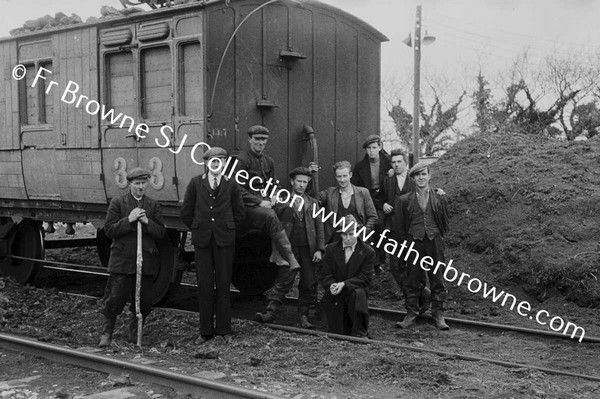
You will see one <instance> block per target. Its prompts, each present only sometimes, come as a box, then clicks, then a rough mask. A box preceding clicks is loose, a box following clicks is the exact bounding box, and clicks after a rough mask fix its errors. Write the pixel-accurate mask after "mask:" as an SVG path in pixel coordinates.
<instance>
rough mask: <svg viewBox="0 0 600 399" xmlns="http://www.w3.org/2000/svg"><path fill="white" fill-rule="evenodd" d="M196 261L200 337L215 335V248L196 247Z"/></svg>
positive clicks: (209, 246) (210, 246)
mask: <svg viewBox="0 0 600 399" xmlns="http://www.w3.org/2000/svg"><path fill="white" fill-rule="evenodd" d="M194 250H195V251H194V252H195V256H194V257H195V261H196V282H197V284H198V305H199V306H198V309H199V319H200V335H204V336H211V335H214V332H215V329H214V286H215V273H214V258H213V247H212V245H211V243H209V245H208V246H206V247H199V246H195V247H194Z"/></svg>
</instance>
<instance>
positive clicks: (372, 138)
mask: <svg viewBox="0 0 600 399" xmlns="http://www.w3.org/2000/svg"><path fill="white" fill-rule="evenodd" d="M371 143H379V144H381V137H379V136H378V135H376V134H371V135H369V137H367V139H366V140H365V142H364V143H363V148H367V146H368V145H369V144H371Z"/></svg>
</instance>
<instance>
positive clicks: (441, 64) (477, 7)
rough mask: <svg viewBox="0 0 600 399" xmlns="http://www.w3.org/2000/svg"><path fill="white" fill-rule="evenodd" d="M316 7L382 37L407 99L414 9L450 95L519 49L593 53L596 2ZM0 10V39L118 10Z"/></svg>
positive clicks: (109, 0) (67, 1)
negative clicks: (47, 18)
mask: <svg viewBox="0 0 600 399" xmlns="http://www.w3.org/2000/svg"><path fill="white" fill-rule="evenodd" d="M232 1H235V0H232ZM322 1H323V2H325V3H329V4H332V5H334V6H336V7H339V8H341V9H343V10H345V11H347V12H349V13H351V14H354V15H356V16H358V17H360V18H361V19H363V20H365V21H367V22H368V23H370V24H371V25H373V26H374V27H375V28H377V29H378V30H379V31H381V32H382V33H383V34H385V35H386V36H387V37H388V38H389V39H390V41H389V42H387V43H384V44H383V46H382V79H383V83H384V86H385V85H386V84H387V83H389V82H392V83H391V85H392V86H393V85H398V86H402V85H404V89H403V90H404V92H405V93H404V96H406V97H407V100H408V101H411V99H410V84H409V83H410V82H412V80H411V79H412V71H413V52H412V49H411V48H409V47H407V46H406V45H404V44H403V43H402V39H404V38H405V37H406V36H407V35H408V33H409V32H410V31H412V30H413V29H414V22H415V10H416V6H417V4H421V5H422V16H423V29H424V30H427V31H428V33H429V34H431V35H434V36H436V38H437V40H436V42H435V43H434V44H432V45H431V46H427V47H424V48H423V54H422V64H421V66H422V67H421V70H422V78H423V79H425V78H427V77H439V76H443V77H444V78H445V79H448V80H449V81H450V82H455V84H456V87H455V88H454V89H456V90H462V89H461V88H462V87H464V85H465V83H464V82H467V81H468V82H469V83H470V82H474V77H475V76H476V75H477V73H478V71H479V70H480V69H482V70H483V71H484V74H485V75H487V76H491V75H492V74H493V73H495V71H498V70H502V69H503V68H504V69H506V67H507V65H510V62H511V61H512V60H513V59H515V57H516V56H517V55H518V54H520V53H522V52H523V50H524V49H525V48H528V49H529V55H530V58H531V59H532V60H543V59H544V57H546V56H547V55H548V54H550V53H553V52H557V53H558V54H561V55H566V56H570V55H571V54H573V55H574V56H587V55H590V56H592V55H596V56H598V54H600V46H599V43H600V35H598V19H599V18H600V1H596V0H568V1H567V0H423V1H416V0H322ZM0 4H1V5H2V12H1V13H0V36H7V35H8V32H9V30H10V29H12V28H16V27H19V26H21V25H22V23H23V22H24V21H25V20H27V19H34V18H37V17H40V16H43V15H45V14H51V15H54V14H55V13H56V12H58V11H62V12H64V13H66V14H68V15H70V14H71V13H75V14H78V15H79V16H80V17H82V19H83V20H85V19H86V18H88V17H89V16H99V15H100V7H101V6H102V5H110V6H113V7H116V8H121V4H120V2H119V1H118V0H54V1H50V0H0ZM407 82H408V83H407ZM407 84H408V86H409V87H408V88H407V87H406V85H407ZM459 86H460V87H459ZM384 92H385V88H384ZM406 105H407V106H408V107H409V108H410V107H412V105H410V104H409V103H407V104H406Z"/></svg>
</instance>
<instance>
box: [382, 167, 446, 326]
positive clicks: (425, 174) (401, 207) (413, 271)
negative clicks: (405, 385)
mask: <svg viewBox="0 0 600 399" xmlns="http://www.w3.org/2000/svg"><path fill="white" fill-rule="evenodd" d="M408 175H409V177H410V178H411V179H413V181H414V184H415V190H414V191H412V192H410V193H408V194H404V195H402V196H401V197H399V198H398V199H397V200H396V204H395V206H394V208H395V214H394V218H393V223H392V226H393V230H392V233H393V235H394V236H396V238H397V239H398V242H403V241H404V240H406V241H407V245H411V244H412V243H414V247H413V248H414V249H415V250H416V251H417V252H416V254H411V257H409V258H408V259H407V262H408V279H407V283H406V291H405V295H406V297H405V305H406V313H407V314H406V317H405V318H404V320H403V321H402V322H399V323H397V326H398V327H400V328H408V327H411V326H413V325H415V320H416V318H417V317H418V315H419V296H420V288H421V284H422V282H423V278H424V273H425V269H428V270H427V273H428V275H429V284H430V288H431V313H432V316H433V321H434V323H435V326H436V327H437V328H438V329H440V330H448V329H449V327H448V325H447V324H446V322H445V320H444V316H443V308H444V301H445V300H446V297H447V295H448V292H447V291H446V286H445V284H444V278H443V274H444V269H445V267H439V268H436V270H437V273H434V272H433V270H434V268H433V267H429V268H428V267H427V265H428V264H430V261H428V262H426V263H425V268H423V267H422V266H423V263H422V262H421V260H423V259H424V258H425V257H431V258H432V262H433V265H434V266H437V265H438V262H441V263H442V264H443V265H444V266H445V257H444V241H443V239H442V237H443V236H444V234H445V233H446V232H447V231H448V225H449V221H448V211H447V203H446V199H445V198H444V196H440V195H439V194H437V193H436V192H435V190H433V189H432V188H431V187H430V186H429V180H430V178H431V175H430V172H429V166H428V165H427V164H425V163H423V162H419V163H417V164H416V165H414V166H413V167H412V168H411V169H410V171H409V172H408Z"/></svg>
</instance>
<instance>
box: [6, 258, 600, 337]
mask: <svg viewBox="0 0 600 399" xmlns="http://www.w3.org/2000/svg"><path fill="white" fill-rule="evenodd" d="M6 257H7V258H11V257H12V258H15V259H23V260H30V261H35V262H42V263H48V264H56V265H65V266H72V267H85V268H93V269H94V270H98V269H101V270H103V271H105V270H106V269H105V268H103V267H99V266H86V265H80V264H75V263H65V262H56V261H47V260H43V259H35V258H27V257H24V256H17V255H7V256H6ZM45 268H47V269H53V270H59V271H66V272H71V271H72V272H76V273H86V274H95V275H98V276H107V275H108V273H107V272H93V271H85V270H77V269H65V268H58V267H52V266H46V267H45ZM180 286H182V287H186V288H192V287H193V288H194V289H195V286H192V285H189V284H184V283H182V284H180ZM232 292H234V293H239V291H235V290H232ZM297 301H298V298H295V297H289V296H288V297H286V298H285V302H286V303H291V304H295V303H297ZM369 311H371V312H373V313H375V314H382V315H386V316H395V317H398V319H400V318H401V317H404V316H405V315H406V312H403V311H400V310H392V309H383V308H378V307H369ZM419 318H421V319H428V320H431V316H428V315H423V316H419ZM444 318H445V319H446V321H447V322H450V323H454V324H459V325H462V326H465V327H475V328H487V329H490V330H499V331H511V332H517V333H522V334H529V335H538V336H543V337H548V338H558V339H568V340H574V338H571V337H570V336H568V335H565V334H561V333H558V332H554V331H547V330H539V329H535V328H527V327H518V326H511V325H508V324H497V323H488V322H484V321H477V320H469V319H459V318H455V317H448V316H445V317H444ZM583 342H586V343H596V344H597V343H600V338H599V337H590V336H584V337H583V339H582V340H581V343H583Z"/></svg>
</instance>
